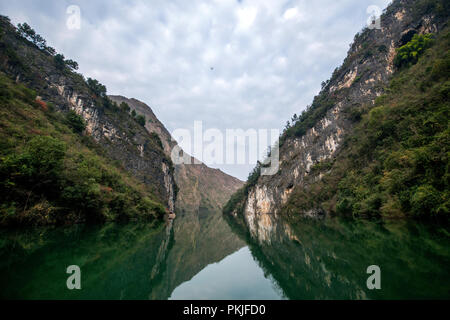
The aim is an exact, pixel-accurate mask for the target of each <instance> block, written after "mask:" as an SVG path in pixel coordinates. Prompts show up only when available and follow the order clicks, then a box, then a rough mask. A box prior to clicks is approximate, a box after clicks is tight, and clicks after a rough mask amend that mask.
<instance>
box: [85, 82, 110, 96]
mask: <svg viewBox="0 0 450 320" xmlns="http://www.w3.org/2000/svg"><path fill="white" fill-rule="evenodd" d="M86 84H87V85H88V87H89V89H91V91H92V92H93V93H94V94H95V95H96V96H97V97H100V98H105V97H106V87H105V86H104V85H103V84H101V83H100V82H99V81H98V80H96V79H91V78H87V80H86Z"/></svg>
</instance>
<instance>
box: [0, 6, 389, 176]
mask: <svg viewBox="0 0 450 320" xmlns="http://www.w3.org/2000/svg"><path fill="white" fill-rule="evenodd" d="M389 3H390V1H388V0H368V1H366V0H341V1H337V0H317V1H312V0H308V1H304V0H279V1H277V0H209V1H206V0H205V1H200V0H198V1H197V0H190V1H186V0H173V1H167V0H165V1H163V0H150V1H149V0H134V1H119V0H113V1H111V0H108V1H106V0H96V1H92V0H86V1H85V0H78V1H76V0H72V1H66V0H58V1H56V0H40V1H39V0H26V1H25V0H17V1H5V0H2V1H1V2H0V14H2V15H7V16H9V17H10V18H11V21H12V22H13V23H14V24H17V23H22V22H27V23H28V24H30V25H31V27H32V28H34V29H35V30H36V32H37V33H39V34H41V35H42V36H43V37H44V38H45V39H46V40H47V43H48V45H50V46H52V47H54V48H55V49H56V50H57V51H58V52H60V53H62V54H64V56H65V57H66V58H68V59H72V60H75V61H77V62H78V64H79V70H78V71H79V72H80V73H82V74H83V75H85V76H86V77H92V78H95V79H97V80H99V81H100V82H101V83H103V84H105V85H106V87H107V90H108V94H117V95H123V96H126V97H128V98H136V99H138V100H141V101H143V102H145V103H146V104H148V105H149V106H150V107H151V108H152V110H153V111H154V113H155V114H156V116H157V117H158V118H159V119H160V120H161V121H162V123H163V124H164V125H165V126H166V128H167V129H168V130H169V131H170V132H174V130H176V129H187V130H190V132H191V133H192V139H194V137H193V135H194V131H193V128H194V123H195V121H202V127H203V131H205V130H207V129H217V130H218V131H219V132H221V133H222V134H223V136H224V141H223V145H224V148H225V147H226V146H233V145H234V144H233V141H228V140H227V139H225V137H226V134H225V132H226V130H227V129H243V130H248V129H255V130H259V129H268V130H270V129H278V130H280V132H281V131H282V129H283V127H284V126H285V124H286V121H287V120H289V119H290V118H291V117H292V115H293V114H294V113H296V114H300V113H301V112H302V110H304V109H305V108H306V106H307V105H308V104H310V103H311V102H312V99H313V97H314V96H315V95H316V94H317V93H318V92H319V90H320V86H321V82H322V81H325V80H327V79H329V78H330V76H331V73H332V72H333V70H334V69H335V68H336V67H338V66H340V65H341V63H342V62H343V60H344V58H345V56H346V54H347V51H348V49H349V45H350V44H351V42H352V40H353V37H354V35H355V34H356V33H357V32H358V31H360V30H361V29H362V28H363V27H364V26H366V23H367V20H368V18H369V17H370V15H371V13H370V12H367V8H368V7H369V6H373V5H375V6H378V7H379V8H380V9H384V8H385V7H386V6H387V5H388V4H389ZM74 5H75V6H77V8H79V17H80V20H79V21H80V23H79V28H78V25H77V24H76V23H75V24H74V21H76V20H73V19H74V17H75V18H76V16H77V11H72V10H71V9H72V8H73V7H71V6H74ZM381 23H382V22H381ZM178 140H179V142H180V144H181V146H182V147H184V148H186V149H187V150H186V151H187V152H190V153H191V154H192V153H193V152H194V151H195V150H193V149H190V148H189V144H186V141H185V142H182V141H180V139H178ZM214 143H215V144H216V145H217V144H219V145H220V143H221V140H220V139H219V140H215V141H214ZM242 143H245V142H243V141H241V144H242ZM268 143H269V141H267V144H268ZM206 144H207V143H206ZM191 146H192V143H191ZM261 149H263V147H261V148H260V149H259V150H258V152H259V153H261V152H262V151H263V150H261ZM264 149H265V147H264ZM225 153H226V150H225ZM194 155H195V156H197V157H198V158H199V154H194ZM213 160H214V159H211V161H206V163H207V164H208V165H210V166H211V167H214V168H220V169H221V170H222V171H224V172H226V173H228V174H231V175H233V176H235V177H238V178H240V179H242V180H245V179H246V178H247V175H248V173H249V171H250V170H251V169H252V168H253V167H254V164H251V163H248V161H246V162H247V163H246V164H226V163H224V162H226V161H225V160H224V161H220V157H216V163H214V161H213Z"/></svg>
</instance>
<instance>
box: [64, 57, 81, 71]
mask: <svg viewBox="0 0 450 320" xmlns="http://www.w3.org/2000/svg"><path fill="white" fill-rule="evenodd" d="M65 64H66V66H68V67H69V68H70V69H73V70H78V63H77V62H76V61H73V60H70V59H69V60H66V61H65Z"/></svg>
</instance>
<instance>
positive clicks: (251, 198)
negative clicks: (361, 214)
mask: <svg viewBox="0 0 450 320" xmlns="http://www.w3.org/2000/svg"><path fill="white" fill-rule="evenodd" d="M446 9H448V3H446V2H445V1H406V0H397V1H394V2H393V3H392V4H391V5H390V6H389V7H388V8H387V9H386V10H385V11H384V13H383V15H382V16H381V28H380V29H376V28H374V29H369V28H365V29H364V30H363V31H361V32H359V33H358V34H357V35H356V36H355V39H354V42H353V43H352V45H351V46H350V49H349V51H348V55H347V57H346V58H345V60H344V62H343V64H342V65H341V66H340V67H339V68H336V69H335V71H334V72H333V75H332V76H331V78H330V80H328V81H325V82H323V83H322V90H321V92H320V93H319V95H317V96H316V97H315V98H314V101H313V103H312V105H311V106H309V107H308V108H307V110H306V111H304V112H303V114H302V115H301V116H300V117H294V118H293V119H292V120H293V122H294V124H293V125H288V126H287V127H286V128H285V130H284V132H283V134H282V135H281V137H280V143H279V145H280V169H279V171H278V172H277V174H275V175H273V176H260V167H256V168H255V170H254V171H253V172H252V174H251V175H250V176H249V179H248V181H247V183H246V185H245V187H244V188H242V189H241V190H239V191H238V193H236V194H235V195H233V196H232V198H231V200H230V201H229V202H228V203H227V205H226V206H225V209H224V212H225V213H226V214H230V215H231V216H234V217H235V218H237V219H238V220H240V221H241V222H242V223H244V224H245V225H246V226H247V227H248V229H249V230H250V233H252V234H254V235H260V236H262V235H264V234H265V233H270V232H271V230H272V227H273V224H274V221H273V220H274V219H276V217H277V216H278V215H287V216H290V217H299V216H310V217H320V216H323V215H326V214H335V213H336V202H337V201H338V200H339V199H337V198H336V196H335V195H336V192H337V190H336V187H337V184H339V178H335V179H334V180H330V179H329V180H326V179H325V182H324V183H322V184H320V183H319V182H320V181H321V180H322V179H324V177H325V178H327V173H328V172H329V171H330V170H331V171H332V170H333V166H334V165H335V162H336V161H337V160H336V158H337V157H338V156H339V153H340V150H341V149H342V147H343V146H344V145H345V144H348V143H349V142H348V141H347V137H348V136H349V135H350V134H351V132H352V130H353V128H354V127H355V125H356V124H357V123H358V122H359V121H360V120H361V118H362V117H363V116H364V112H365V110H366V111H367V110H370V109H371V108H372V107H373V106H374V105H375V104H376V101H377V99H382V98H380V97H382V96H383V95H384V94H385V92H386V90H385V88H386V86H388V84H389V82H390V80H391V79H392V76H393V74H394V73H395V71H396V65H395V63H396V52H397V49H398V48H400V47H402V46H404V45H406V44H408V43H409V42H410V41H411V40H412V39H413V37H414V35H415V34H417V35H423V34H429V33H434V34H438V33H439V32H440V31H441V30H443V29H444V27H445V26H446V25H447V20H448V10H446ZM355 139H357V137H355ZM355 161H357V160H356V159H355ZM368 192H369V194H370V191H368ZM310 194H314V196H311V197H310V196H309V195H310ZM377 201H378V200H377ZM355 210H356V209H355ZM360 211H362V210H360ZM351 212H352V211H350V213H349V214H351Z"/></svg>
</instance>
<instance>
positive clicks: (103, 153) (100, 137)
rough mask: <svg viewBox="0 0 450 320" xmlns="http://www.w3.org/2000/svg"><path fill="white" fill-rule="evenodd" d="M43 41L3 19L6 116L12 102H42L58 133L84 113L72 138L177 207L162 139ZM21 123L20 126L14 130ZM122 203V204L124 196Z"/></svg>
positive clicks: (0, 56)
mask: <svg viewBox="0 0 450 320" xmlns="http://www.w3.org/2000/svg"><path fill="white" fill-rule="evenodd" d="M33 32H34V31H33ZM42 41H43V40H40V42H38V43H37V42H36V38H33V39H32V40H30V39H29V38H28V37H27V34H25V35H24V34H23V33H20V32H19V31H18V29H17V28H15V27H14V26H13V25H11V23H10V22H9V20H8V18H7V17H3V16H2V17H0V71H1V72H2V73H4V74H6V75H7V76H8V77H9V78H10V79H13V80H14V84H13V83H11V84H8V85H7V87H6V88H8V89H7V90H4V91H5V92H2V98H4V99H2V105H1V106H2V108H3V110H4V111H5V112H6V113H9V112H11V114H10V115H8V116H7V118H11V119H12V116H13V115H14V113H13V112H14V111H13V106H16V107H17V112H20V104H21V103H23V102H25V103H27V105H28V106H30V107H33V106H34V105H35V101H34V100H36V103H38V104H39V105H41V107H42V108H43V110H42V111H47V109H50V110H48V111H49V112H50V113H51V114H52V115H53V118H51V117H50V118H49V116H46V117H44V118H43V119H44V120H42V121H45V122H46V123H48V125H50V126H54V127H55V128H56V130H57V131H61V132H62V131H64V130H62V129H61V126H64V125H65V124H66V123H65V122H67V121H66V120H63V118H64V117H72V118H73V119H75V120H74V121H77V120H76V117H77V116H81V118H82V121H81V122H83V124H82V126H81V130H82V131H83V132H82V134H81V136H80V137H74V139H75V140H77V141H79V142H80V143H81V145H83V143H84V146H87V148H88V149H91V150H95V153H96V154H98V155H99V156H100V157H101V158H103V159H105V160H104V162H112V163H113V164H114V165H115V166H116V167H118V168H119V170H123V171H124V172H126V173H127V174H130V175H131V176H132V179H133V181H135V180H136V181H137V182H136V183H138V184H143V185H144V189H145V193H146V194H147V195H149V196H150V198H152V199H153V200H155V201H156V202H160V203H162V204H163V205H164V206H165V207H168V208H169V209H170V210H174V203H175V195H176V194H175V189H176V185H175V181H174V167H173V164H172V161H171V159H170V157H168V156H167V155H166V154H165V153H164V150H163V148H162V147H161V146H160V144H159V139H158V138H157V137H155V136H153V135H151V134H149V132H148V131H147V130H145V128H144V127H142V125H140V124H139V123H138V121H136V119H135V118H133V117H132V116H130V114H128V113H127V112H126V111H124V110H121V109H120V108H119V107H118V106H117V105H116V104H114V103H113V102H112V101H111V100H110V99H109V98H108V97H107V96H106V88H105V87H104V86H102V85H101V84H100V83H98V82H97V81H96V80H92V79H88V80H85V79H84V77H83V76H82V75H81V74H78V73H76V72H75V71H74V70H73V69H74V68H73V67H71V63H70V62H71V61H68V60H66V61H64V58H63V57H62V56H61V55H55V52H54V51H53V50H51V48H48V47H45V46H44V45H43V44H42ZM44 43H45V42H44ZM72 63H73V62H72ZM75 69H76V68H75ZM5 83H9V80H5ZM21 85H24V86H26V88H27V89H26V90H28V91H26V92H28V93H29V94H30V97H29V99H28V100H29V101H28V100H26V99H25V100H26V101H25V100H24V99H16V98H20V97H17V95H15V94H16V93H18V92H20V91H21V90H22V89H20V90H16V89H14V88H15V87H17V88H18V87H20V86H21ZM8 90H9V91H8ZM23 90H25V89H23ZM3 93H4V95H3ZM3 96H4V97H3ZM44 109H45V110H44ZM22 112H23V110H22ZM50 113H49V114H50ZM44 114H45V112H44ZM72 114H74V115H72ZM64 115H65V116H64ZM36 116H39V117H40V116H41V115H40V114H39V115H37V114H36ZM58 119H59V120H61V121H59V120H58ZM18 121H19V120H18ZM13 122H14V121H12V122H11V123H10V124H8V125H6V124H3V127H4V128H8V126H10V127H14V126H15V125H16V124H15V123H13ZM81 122H80V124H81ZM40 124H42V123H41V122H39V123H35V124H33V123H31V122H29V123H28V125H29V126H30V130H34V129H36V130H35V133H34V134H35V135H46V134H45V133H39V130H37V129H39V125H40ZM18 126H19V124H17V125H16V128H17V127H18ZM45 126H47V124H46V125H45ZM45 126H44V127H45ZM47 127H48V126H47ZM83 128H84V129H83ZM41 129H42V128H41ZM5 130H6V129H5ZM56 135H57V134H56V133H54V134H53V136H56ZM59 137H61V136H59ZM83 137H85V138H83ZM23 138H24V140H25V141H23V140H22V142H20V143H26V141H27V140H30V139H32V135H31V136H26V137H23ZM91 138H92V140H93V141H91V140H90V139H91ZM8 147H11V148H12V149H11V150H9V149H8V150H9V151H10V152H9V151H8V150H6V146H3V148H2V149H3V150H2V153H3V152H7V151H8V152H9V154H10V155H11V154H12V153H15V152H16V151H17V150H14V148H13V147H14V146H12V145H10V146H8ZM16 147H19V146H16ZM79 148H81V147H79ZM8 152H7V153H8ZM100 162H101V161H100ZM91 178H92V179H94V180H95V178H96V177H90V176H89V177H87V180H86V182H82V183H87V181H88V180H89V179H91ZM5 179H6V178H5ZM124 179H125V178H124ZM97 180H100V178H97ZM89 181H90V180H89ZM97 182H99V181H97ZM133 183H134V182H133ZM55 187H56V186H55ZM141 191H142V190H141ZM30 192H31V191H30ZM136 197H137V199H134V200H133V199H131V200H130V201H132V202H133V203H134V205H137V204H138V202H139V193H137V192H136ZM119 200H120V199H118V201H119ZM119 202H120V203H121V204H123V201H122V200H120V201H119ZM25 207H26V205H25ZM144 207H145V206H144ZM21 210H25V209H23V208H22V209H21ZM102 210H103V209H102ZM106 215H107V214H106Z"/></svg>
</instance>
